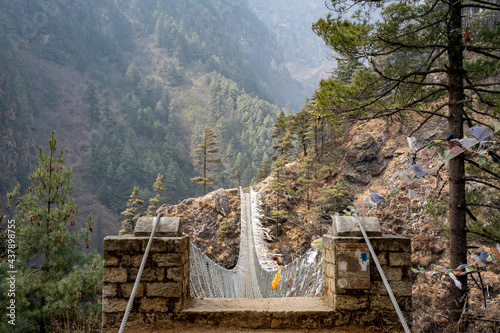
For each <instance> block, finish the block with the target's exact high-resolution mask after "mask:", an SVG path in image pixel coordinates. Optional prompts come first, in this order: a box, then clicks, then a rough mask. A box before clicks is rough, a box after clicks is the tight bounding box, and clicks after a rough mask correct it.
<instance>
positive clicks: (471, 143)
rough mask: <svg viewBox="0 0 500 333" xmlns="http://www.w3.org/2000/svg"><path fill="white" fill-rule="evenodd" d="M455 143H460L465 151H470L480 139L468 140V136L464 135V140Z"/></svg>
mask: <svg viewBox="0 0 500 333" xmlns="http://www.w3.org/2000/svg"><path fill="white" fill-rule="evenodd" d="M455 141H456V142H458V143H459V144H460V145H461V146H462V147H464V148H465V149H469V148H470V147H472V146H475V145H477V144H478V143H479V140H478V139H474V138H468V137H467V135H464V138H463V139H460V140H455Z"/></svg>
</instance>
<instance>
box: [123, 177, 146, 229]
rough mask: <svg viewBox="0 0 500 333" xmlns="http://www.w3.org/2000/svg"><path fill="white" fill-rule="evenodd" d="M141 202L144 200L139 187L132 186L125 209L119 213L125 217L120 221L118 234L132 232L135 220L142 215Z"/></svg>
mask: <svg viewBox="0 0 500 333" xmlns="http://www.w3.org/2000/svg"><path fill="white" fill-rule="evenodd" d="M143 204H144V200H142V199H141V197H140V195H139V188H138V187H137V186H134V189H133V190H132V194H131V195H130V199H128V201H127V209H125V210H124V211H123V212H122V213H121V214H122V215H123V216H125V217H126V219H125V220H123V221H122V229H121V230H120V235H127V234H132V233H133V232H134V227H135V222H136V221H137V219H138V218H139V217H141V216H142V215H143V214H142V212H141V207H142V205H143Z"/></svg>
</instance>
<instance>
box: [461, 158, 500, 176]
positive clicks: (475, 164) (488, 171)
mask: <svg viewBox="0 0 500 333" xmlns="http://www.w3.org/2000/svg"><path fill="white" fill-rule="evenodd" d="M465 160H466V161H467V162H469V163H470V164H472V165H474V166H475V167H477V168H479V169H481V170H483V171H484V172H486V173H489V174H490V175H492V176H493V177H495V178H498V179H500V175H497V174H496V173H494V172H492V171H490V170H488V169H485V168H483V167H482V166H480V165H479V164H478V163H476V162H474V161H472V160H470V159H468V158H467V157H466V158H465Z"/></svg>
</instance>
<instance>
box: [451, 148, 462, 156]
mask: <svg viewBox="0 0 500 333" xmlns="http://www.w3.org/2000/svg"><path fill="white" fill-rule="evenodd" d="M450 152H451V154H452V155H453V157H457V156H458V155H460V154H462V153H463V152H464V150H463V149H462V148H460V147H459V146H455V147H453V148H451V150H450Z"/></svg>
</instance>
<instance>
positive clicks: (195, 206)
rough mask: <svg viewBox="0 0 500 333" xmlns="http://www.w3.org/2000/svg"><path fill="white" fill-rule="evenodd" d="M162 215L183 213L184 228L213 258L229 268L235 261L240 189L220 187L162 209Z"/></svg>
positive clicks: (196, 244)
mask: <svg viewBox="0 0 500 333" xmlns="http://www.w3.org/2000/svg"><path fill="white" fill-rule="evenodd" d="M159 212H161V213H163V216H172V217H175V216H177V217H180V218H181V220H182V224H183V232H184V233H186V234H187V235H189V236H191V241H192V242H193V243H194V244H195V246H197V247H198V248H199V249H200V250H202V251H203V252H204V253H205V254H207V255H208V256H209V257H210V258H211V259H212V260H214V261H215V262H216V263H218V264H219V265H221V266H224V267H226V268H232V267H234V266H235V265H236V262H237V260H238V253H239V242H240V237H239V236H240V196H239V191H238V190H237V189H232V190H223V189H218V190H216V191H214V192H211V193H208V194H207V195H205V196H204V197H201V198H190V199H186V200H184V201H183V202H181V203H180V204H178V205H175V206H169V205H165V206H162V208H160V209H159Z"/></svg>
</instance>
